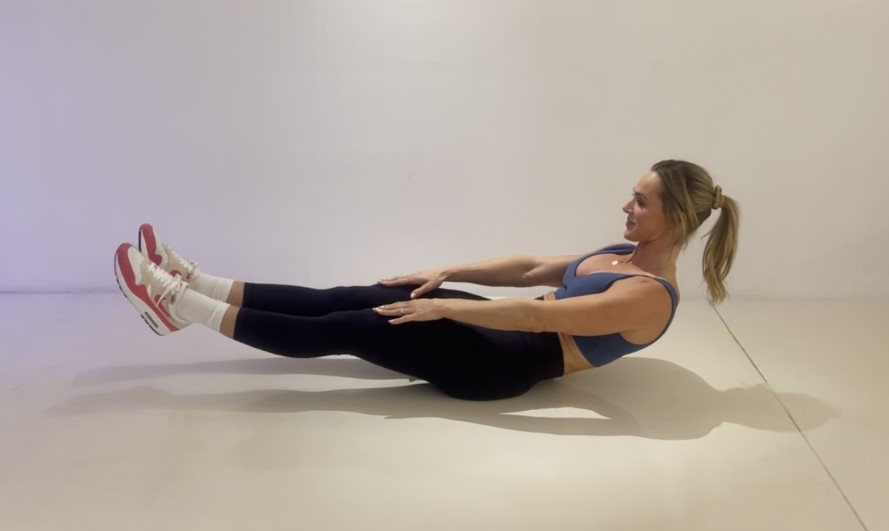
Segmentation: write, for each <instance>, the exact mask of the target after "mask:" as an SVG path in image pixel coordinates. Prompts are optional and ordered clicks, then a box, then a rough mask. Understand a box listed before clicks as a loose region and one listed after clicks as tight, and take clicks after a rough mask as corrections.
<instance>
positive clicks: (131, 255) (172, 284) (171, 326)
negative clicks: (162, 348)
mask: <svg viewBox="0 0 889 531" xmlns="http://www.w3.org/2000/svg"><path fill="white" fill-rule="evenodd" d="M114 273H115V275H116V276H117V285H118V286H119V287H120V291H122V292H123V294H124V295H125V296H126V298H127V300H129V301H130V302H131V303H132V304H133V306H135V307H136V309H137V310H138V311H139V314H140V315H141V316H142V319H143V320H145V323H146V324H147V325H148V326H149V327H151V329H152V330H154V331H155V332H156V333H157V334H158V335H162V336H165V335H167V334H170V333H172V332H175V331H177V330H181V329H183V328H185V327H186V326H188V325H189V324H190V323H189V322H188V321H185V320H184V319H182V318H180V317H179V316H177V315H176V302H177V301H178V300H179V298H180V297H181V295H182V293H183V292H184V291H185V289H186V288H187V287H188V284H186V283H185V282H184V281H183V280H182V279H181V278H179V277H174V276H172V275H170V274H169V273H167V272H166V271H164V270H163V269H161V268H160V267H158V266H157V265H155V264H153V263H151V262H150V261H149V260H148V259H147V258H145V257H144V256H142V255H141V254H140V253H139V251H137V250H136V248H135V247H133V246H132V245H130V244H128V243H124V244H121V246H120V247H118V248H117V252H116V253H115V254H114Z"/></svg>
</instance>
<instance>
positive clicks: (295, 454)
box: [0, 293, 889, 531]
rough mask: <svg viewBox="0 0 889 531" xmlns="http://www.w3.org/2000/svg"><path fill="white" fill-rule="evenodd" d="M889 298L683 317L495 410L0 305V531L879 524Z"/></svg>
mask: <svg viewBox="0 0 889 531" xmlns="http://www.w3.org/2000/svg"><path fill="white" fill-rule="evenodd" d="M887 317H889V301H886V302H878V301H870V302H868V301H805V302H802V301H796V302H790V301H742V300H738V301H731V302H727V303H725V304H724V305H722V306H719V307H718V312H717V311H715V310H714V309H713V308H711V307H710V306H708V305H707V304H706V303H704V302H696V301H685V302H683V305H682V306H681V307H680V311H679V313H678V315H677V317H676V320H675V322H674V325H673V328H672V329H671V331H670V333H669V334H667V335H666V336H665V337H664V338H663V339H662V340H661V341H660V342H659V343H657V344H656V345H654V346H652V347H650V348H649V349H647V350H645V351H642V352H639V353H637V354H634V355H632V356H630V357H627V358H624V359H622V360H619V361H618V362H616V363H614V364H612V365H609V366H607V367H603V368H601V369H597V370H594V371H586V372H583V373H578V374H574V375H571V376H568V377H565V378H562V379H559V380H557V381H552V382H546V383H544V384H541V385H539V386H538V387H537V388H535V389H533V390H532V391H531V392H530V393H528V394H527V395H525V396H523V397H520V398H517V399H513V400H506V401H496V402H487V403H473V402H461V401H456V400H453V399H449V398H446V397H444V396H442V395H440V394H438V393H436V392H435V391H433V390H431V389H430V388H429V386H428V385H427V384H424V383H422V382H410V381H408V380H406V379H404V378H401V377H399V376H398V375H397V374H394V373H390V372H387V371H384V370H381V369H377V368H375V367H372V366H370V365H367V364H365V363H364V362H362V361H360V360H357V359H354V358H351V357H348V356H336V357H332V358H325V359H315V360H290V359H284V358H276V357H272V356H269V355H266V354H264V353H262V352H259V351H256V350H252V349H250V348H249V347H245V346H243V345H240V344H237V343H235V342H232V341H229V340H227V339H225V338H223V337H222V336H219V335H215V334H213V333H211V332H209V331H207V330H206V329H203V328H200V327H198V326H194V327H191V328H189V329H187V330H184V331H182V332H180V333H177V334H175V335H173V336H170V337H163V338H161V337H157V336H155V335H154V334H153V333H151V332H150V331H149V329H148V328H147V327H146V326H145V324H144V323H143V322H142V320H141V319H140V318H139V317H138V316H137V315H136V313H135V312H134V311H133V310H132V309H131V308H130V306H129V304H128V303H127V302H126V301H125V300H124V299H123V297H121V296H120V295H119V294H117V293H113V294H111V293H109V294H92V295H11V294H6V295H0V422H2V425H3V427H4V428H3V431H2V435H0V529H3V530H10V531H12V530H15V531H36V530H59V529H65V530H90V531H96V530H105V529H108V530H115V531H117V530H121V529H125V530H127V531H135V530H152V531H156V530H159V529H164V530H189V531H192V530H204V529H208V530H209V529H212V530H214V531H223V530H244V529H262V530H263V531H274V530H279V529H280V530H285V529H286V530H293V529H307V530H313V531H315V530H340V529H342V530H352V529H374V530H375V529H381V530H402V529H423V530H453V529H463V530H501V529H502V530H510V531H513V530H534V531H539V530H541V529H557V530H575V529H576V530H590V529H602V530H609V531H613V530H653V529H657V530H660V531H667V530H682V531H689V530H715V529H719V530H722V531H730V530H736V529H737V530H744V531H749V530H750V529H757V530H782V531H786V530H824V531H844V530H856V531H857V530H863V529H867V530H869V531H877V530H886V529H889V504H886V503H885V500H886V499H887V494H889V459H886V457H885V455H886V448H887V447H889V445H887V443H889V416H887V414H886V412H885V411H886V404H887V403H889V386H887V385H886V382H887V380H889V378H887V377H889V360H887V357H886V354H887V350H886V346H885V345H887V344H889V319H887Z"/></svg>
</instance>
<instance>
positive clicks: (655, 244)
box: [628, 239, 681, 276]
mask: <svg viewBox="0 0 889 531" xmlns="http://www.w3.org/2000/svg"><path fill="white" fill-rule="evenodd" d="M680 250H681V247H680V246H675V247H674V246H672V245H670V244H669V243H666V240H663V239H657V240H654V241H649V242H639V243H638V244H637V245H636V250H635V251H633V254H632V256H631V257H630V259H629V260H628V262H629V263H631V264H633V265H635V266H636V267H638V268H639V269H641V270H643V271H647V272H649V273H652V274H654V275H657V276H664V275H665V274H671V273H673V272H675V271H676V259H677V258H679V251H680Z"/></svg>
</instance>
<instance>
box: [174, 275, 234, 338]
mask: <svg viewBox="0 0 889 531" xmlns="http://www.w3.org/2000/svg"><path fill="white" fill-rule="evenodd" d="M228 308H229V305H228V304H227V303H225V302H222V301H217V300H214V299H212V298H210V297H208V296H207V295H204V294H202V293H200V292H198V291H197V290H194V289H191V286H189V287H188V288H187V289H186V290H185V291H184V292H182V295H180V296H179V300H178V301H176V310H175V313H176V315H177V316H178V317H179V318H181V319H184V320H186V321H189V322H192V323H200V324H202V325H205V326H207V327H208V328H210V329H211V330H215V331H217V332H219V329H220V327H221V326H222V317H223V316H224V315H225V311H226V310H228Z"/></svg>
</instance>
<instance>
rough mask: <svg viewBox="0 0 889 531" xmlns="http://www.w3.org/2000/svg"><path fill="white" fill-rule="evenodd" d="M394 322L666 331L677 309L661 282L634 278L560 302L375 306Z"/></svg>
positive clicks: (586, 331) (589, 332) (584, 332)
mask: <svg viewBox="0 0 889 531" xmlns="http://www.w3.org/2000/svg"><path fill="white" fill-rule="evenodd" d="M374 309H375V310H376V311H377V313H379V314H380V315H384V316H388V317H393V319H392V320H391V321H390V322H391V323H392V324H396V325H397V324H402V323H408V322H410V321H430V320H435V319H452V320H454V321H460V322H463V323H468V324H473V325H476V326H483V327H485V328H493V329H496V330H520V331H525V332H561V333H565V334H570V335H578V336H597V335H604V334H614V333H620V332H630V331H634V330H642V329H648V328H656V329H661V328H663V326H664V325H666V323H667V321H668V320H669V318H670V314H671V312H672V300H671V298H670V294H669V293H668V292H667V290H665V289H664V287H663V286H662V285H661V284H660V283H659V282H658V281H656V280H654V279H650V278H645V277H633V278H628V279H625V280H622V281H620V282H616V283H615V284H614V285H613V286H612V287H611V288H610V289H609V290H608V291H606V292H604V293H598V294H595V295H584V296H579V297H570V298H567V299H561V300H556V301H541V300H535V299H528V298H507V299H499V300H492V301H474V300H464V299H420V300H413V301H405V302H395V303H392V304H386V305H383V306H380V307H378V308H374Z"/></svg>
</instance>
